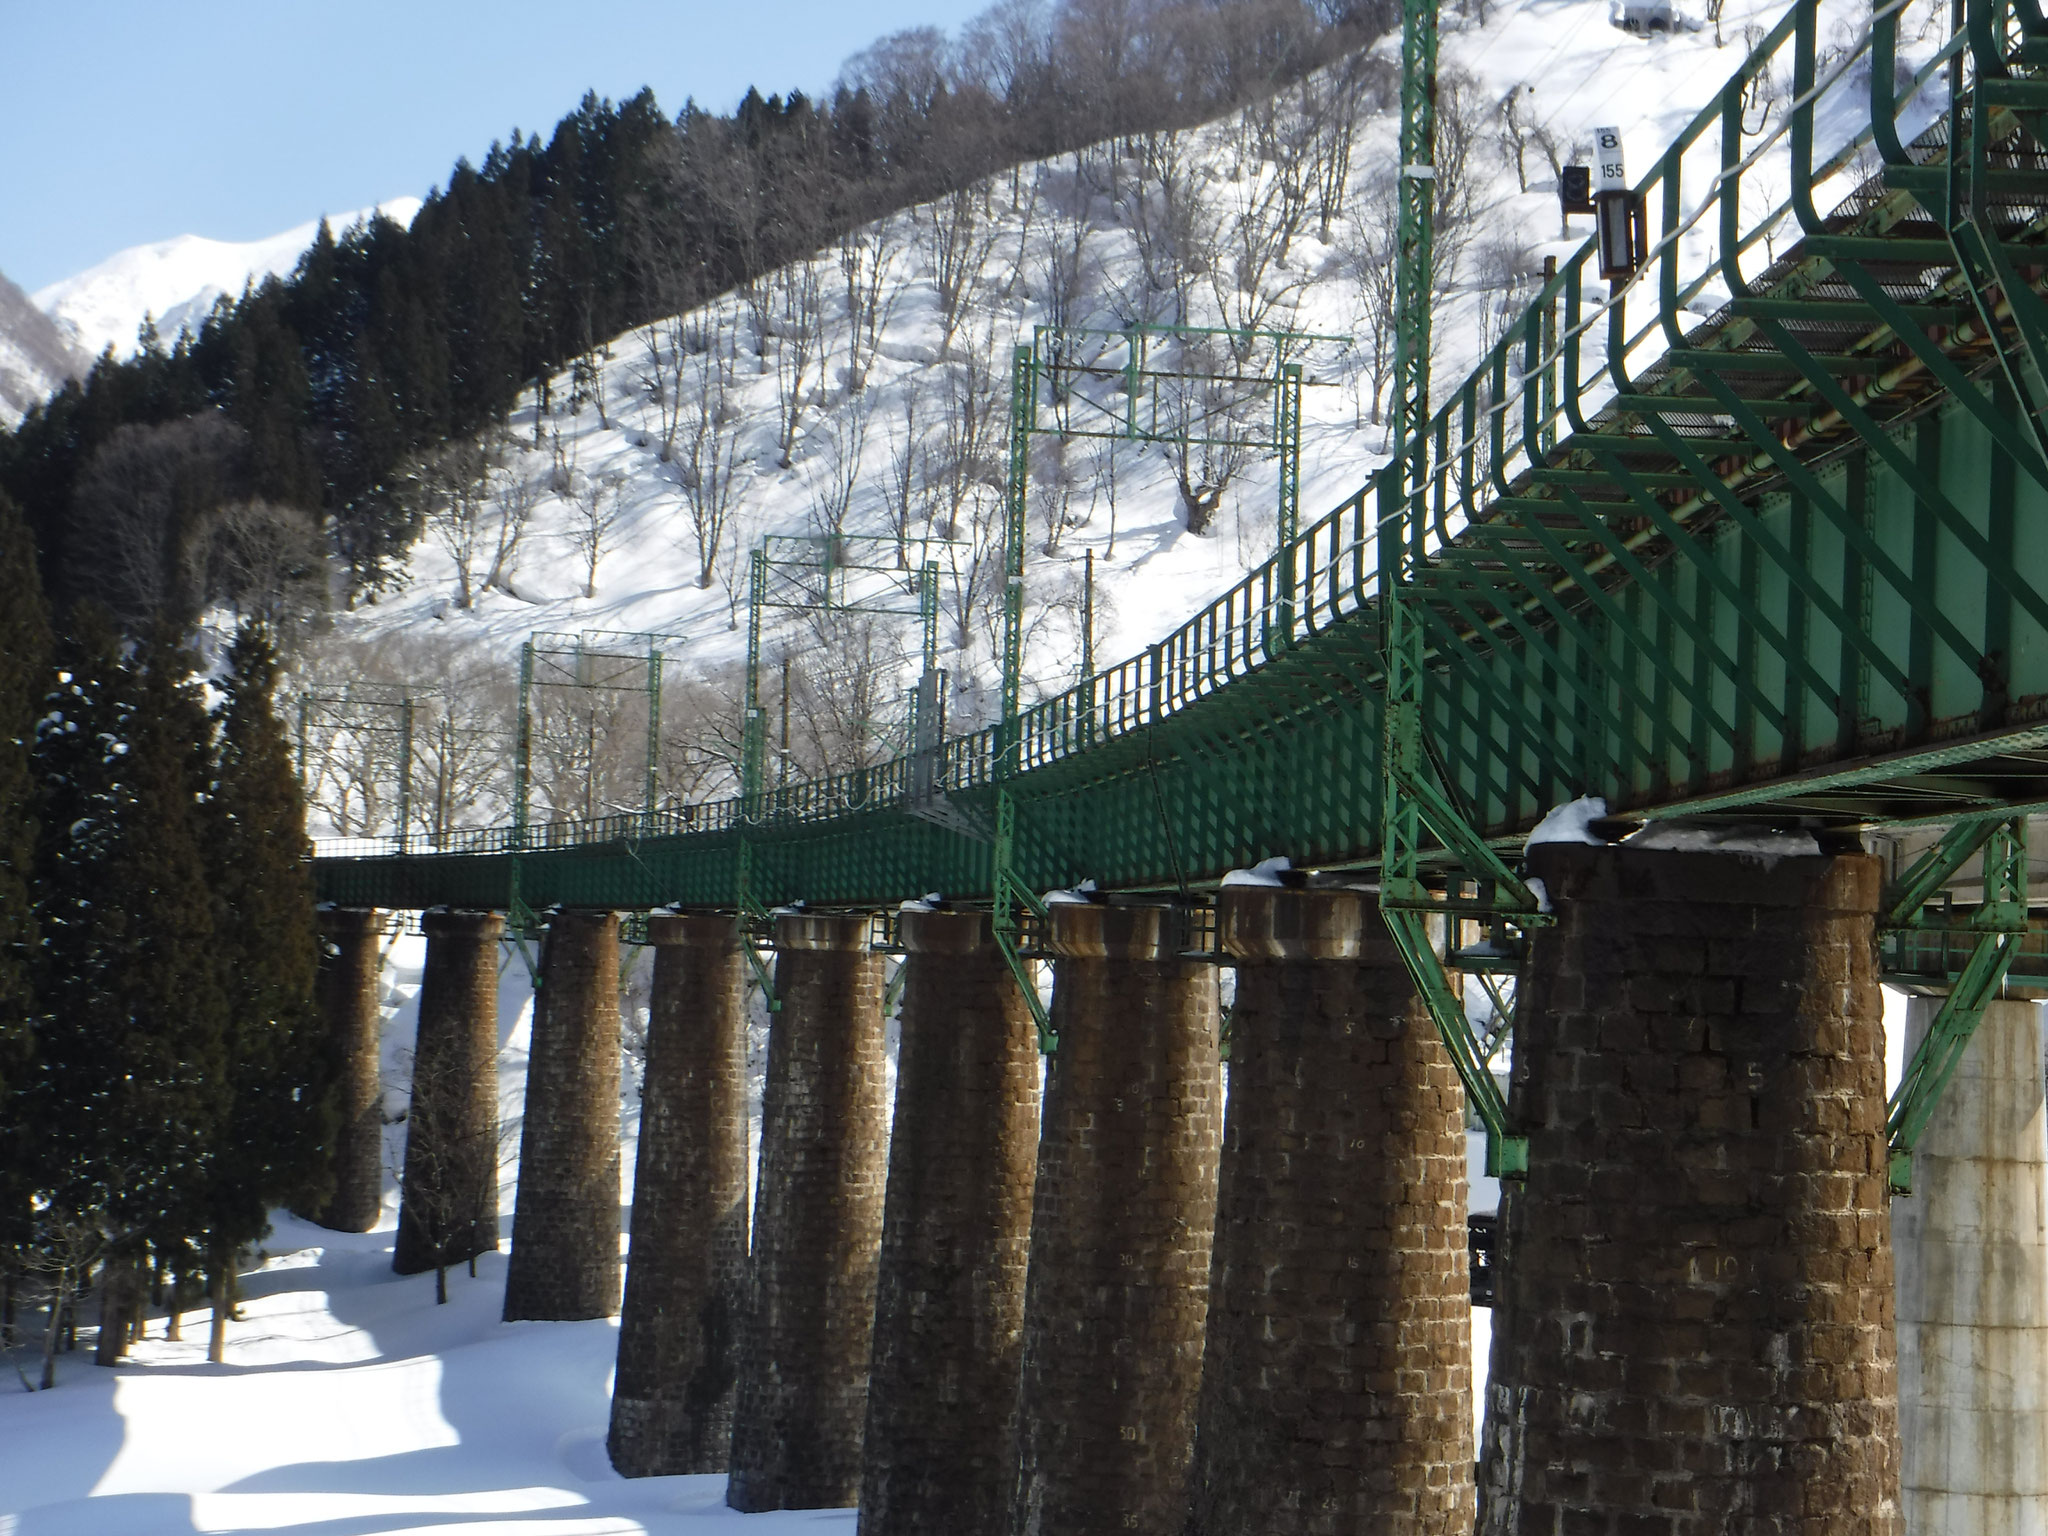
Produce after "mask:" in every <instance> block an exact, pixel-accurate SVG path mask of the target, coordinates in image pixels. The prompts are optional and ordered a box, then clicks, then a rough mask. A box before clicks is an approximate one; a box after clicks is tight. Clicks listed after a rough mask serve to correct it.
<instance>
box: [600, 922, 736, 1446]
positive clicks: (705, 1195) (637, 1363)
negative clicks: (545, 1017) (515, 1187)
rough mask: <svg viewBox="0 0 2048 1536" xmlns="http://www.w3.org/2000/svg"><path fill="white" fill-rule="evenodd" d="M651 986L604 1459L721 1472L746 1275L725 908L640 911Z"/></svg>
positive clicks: (730, 941)
mask: <svg viewBox="0 0 2048 1536" xmlns="http://www.w3.org/2000/svg"><path fill="white" fill-rule="evenodd" d="M647 938H648V942H649V943H650V944H652V945H653V946H654V993H653V998H652V1005H651V1007H650V1010H649V1017H648V1027H647V1071H646V1077H645V1084H644V1086H643V1088H642V1089H641V1093H640V1150H639V1156H638V1158H637V1160H636V1161H635V1163H634V1169H633V1239H632V1249H631V1254H630V1256H629V1258H628V1260H627V1264H626V1301H625V1309H624V1312H623V1314H622V1316H621V1317H620V1319H619V1365H618V1372H617V1374H616V1375H615V1376H614V1378H613V1383H612V1421H611V1434H610V1436H609V1438H608V1440H607V1445H608V1446H609V1448H610V1451H611V1458H612V1465H613V1466H614V1467H616V1468H617V1469H618V1470H619V1471H620V1472H621V1473H623V1474H624V1475H626V1476H627V1477H665V1476H671V1475H674V1474H678V1473H686V1472H723V1471H724V1470H725V1468H726V1463H727V1461H728V1460H729V1458H730V1457H731V1454H732V1405H733V1392H734V1388H735V1387H736V1385H737V1383H738V1380H739V1349H740V1342H739V1322H740V1317H741V1315H742V1311H743V1307H744V1294H745V1287H746V1274H747V1015H746V1007H745V1001H744V999H745V991H744V986H745V971H744V964H745V962H744V961H743V959H742V957H741V954H740V946H739V934H738V930H737V928H736V927H735V925H734V923H733V920H732V919H731V918H729V917H651V918H649V919H648V920H647Z"/></svg>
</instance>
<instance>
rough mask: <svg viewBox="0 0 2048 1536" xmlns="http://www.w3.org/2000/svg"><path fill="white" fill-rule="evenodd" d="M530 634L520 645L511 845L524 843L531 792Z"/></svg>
mask: <svg viewBox="0 0 2048 1536" xmlns="http://www.w3.org/2000/svg"><path fill="white" fill-rule="evenodd" d="M532 702H533V636H531V635H528V636H527V637H526V643H525V644H524V645H522V646H520V648H519V716H518V720H517V722H516V724H515V725H514V727H513V731H512V846H513V847H514V848H524V847H525V846H526V832H527V826H528V822H529V818H530V810H529V808H530V805H531V799H532V794H533V714H532Z"/></svg>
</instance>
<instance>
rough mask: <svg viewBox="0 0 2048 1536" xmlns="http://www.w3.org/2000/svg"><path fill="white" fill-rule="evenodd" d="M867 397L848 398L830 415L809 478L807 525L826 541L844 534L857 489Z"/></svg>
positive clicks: (863, 451)
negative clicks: (809, 504)
mask: <svg viewBox="0 0 2048 1536" xmlns="http://www.w3.org/2000/svg"><path fill="white" fill-rule="evenodd" d="M868 410H869V403H868V397H867V396H866V395H864V394H861V395H852V396H849V397H848V398H847V400H846V403H845V404H844V405H843V406H842V407H841V408H840V409H839V410H838V411H836V412H834V413H833V414H832V415H831V416H829V417H827V418H826V419H825V424H824V427H823V429H822V430H821V432H820V434H819V436H820V438H821V439H822V441H821V443H820V446H819V451H818V454H817V456H816V462H815V464H814V465H813V467H812V470H811V475H810V487H809V489H810V503H811V526H812V527H813V528H814V529H816V531H817V532H819V533H821V534H824V535H825V536H827V537H828V538H831V539H834V540H836V539H838V538H839V537H840V536H841V535H842V534H844V533H845V532H846V520H847V516H848V514H849V513H850V512H851V511H852V510H853V497H854V493H855V492H856V491H857V490H859V489H860V472H861V456H862V454H863V453H865V452H866V449H867V440H868Z"/></svg>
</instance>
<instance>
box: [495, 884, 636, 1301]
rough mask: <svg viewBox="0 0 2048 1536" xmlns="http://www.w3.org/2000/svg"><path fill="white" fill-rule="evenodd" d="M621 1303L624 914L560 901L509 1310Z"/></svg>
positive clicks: (531, 1073)
mask: <svg viewBox="0 0 2048 1536" xmlns="http://www.w3.org/2000/svg"><path fill="white" fill-rule="evenodd" d="M618 1307H619V916H618V914H617V913H616V912H571V911H563V912H556V913H553V914H552V915H550V917H549V918H548V931H547V938H546V939H545V940H544V941H543V943H542V946H541V974H540V988H539V990H538V991H537V992H536V993H535V994H534V999H533V1042H532V1046H531V1049H530V1054H529V1055H528V1057H527V1067H526V1112H525V1117H524V1120H523V1121H522V1124H521V1131H520V1137H519V1196H518V1201H517V1204H516V1205H515V1206H514V1208H513V1212H512V1258H511V1261H510V1263H509V1264H508V1265H507V1266H506V1269H505V1314H504V1315H505V1321H507V1322H508V1323H509V1322H517V1321H520V1320H524V1319H531V1320H537V1321H543V1322H567V1321H572V1320H574V1319H578V1318H591V1317H608V1316H610V1315H611V1314H612V1313H614V1312H616V1311H617V1310H618Z"/></svg>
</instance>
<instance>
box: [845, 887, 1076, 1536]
mask: <svg viewBox="0 0 2048 1536" xmlns="http://www.w3.org/2000/svg"><path fill="white" fill-rule="evenodd" d="M902 938H903V947H904V949H905V951H907V954H906V956H905V959H904V981H903V1000H902V1008H901V1012H900V1015H899V1017H900V1022H901V1029H902V1042H901V1045H900V1047H899V1054H898V1057H897V1067H896V1115H895V1129H894V1131H893V1133H892V1135H891V1138H890V1142H889V1190H888V1199H887V1203H886V1208H885V1213H884V1217H883V1224H882V1268H881V1281H880V1288H879V1293H878V1298H877V1302H876V1308H875V1343H874V1359H873V1368H872V1378H871V1380H870V1382H869V1386H868V1421H867V1441H866V1465H867V1470H866V1475H865V1476H864V1477H863V1478H862V1481H861V1496H860V1530H861V1536H961V1533H965V1532H982V1531H993V1530H996V1529H998V1528H999V1527H1000V1526H1001V1525H1002V1523H1003V1521H1004V1519H1005V1518H1006V1515H1007V1500H1008V1497H1009V1491H1010V1456H1011V1451H1012V1446H1013V1441H1014V1436H1015V1432H1016V1404H1017V1363H1018V1354H1019V1351H1020V1349H1021V1346H1022V1334H1023V1323H1024V1267H1025V1261H1026V1259H1027V1257H1028V1256H1029V1251H1030V1241H1031V1188H1032V1181H1033V1175H1034V1172H1035V1168H1036V1162H1037V1156H1038V1078H1039V1057H1038V1035H1037V1031H1036V1029H1035V1028H1034V1027H1033V1025H1032V1021H1031V1013H1030V1010H1029V1009H1028V1008H1026V1006H1025V1004H1024V997H1023V994H1022V993H1021V992H1019V991H1018V989H1017V984H1016V982H1015V981H1014V980H1013V979H1012V977H1011V975H1010V971H1009V967H1008V966H1007V965H1006V964H1005V963H1004V960H1003V956H1002V952H1001V951H1000V950H999V949H997V948H996V945H995V938H994V931H993V929H992V927H991V926H990V921H989V916H988V914H987V913H985V912H906V913H904V914H903V918H902Z"/></svg>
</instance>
